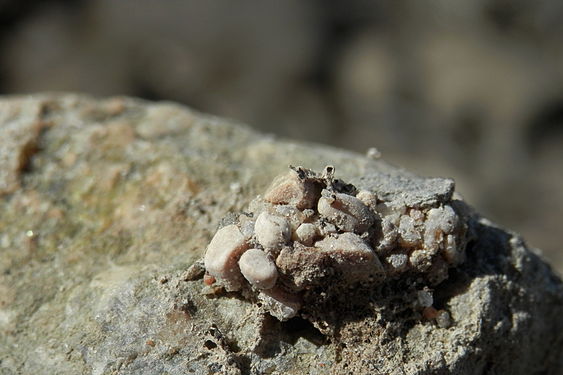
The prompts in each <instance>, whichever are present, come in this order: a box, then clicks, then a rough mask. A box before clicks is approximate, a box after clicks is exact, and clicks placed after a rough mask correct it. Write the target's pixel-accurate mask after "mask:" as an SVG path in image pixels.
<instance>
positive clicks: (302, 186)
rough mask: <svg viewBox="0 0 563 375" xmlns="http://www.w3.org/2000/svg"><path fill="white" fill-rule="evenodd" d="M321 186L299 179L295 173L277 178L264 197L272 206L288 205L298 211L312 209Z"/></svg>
mask: <svg viewBox="0 0 563 375" xmlns="http://www.w3.org/2000/svg"><path fill="white" fill-rule="evenodd" d="M320 192H321V186H320V184H319V183H317V182H316V181H313V180H310V179H307V178H303V179H301V178H299V175H298V174H297V173H296V172H295V171H293V170H292V171H290V172H289V173H288V174H286V175H283V176H280V177H277V178H276V179H275V180H274V182H273V183H272V185H271V187H270V188H269V189H268V191H267V192H266V194H265V195H264V200H266V201H267V202H270V203H272V204H290V205H292V206H295V207H297V208H298V209H300V210H303V209H306V208H313V207H314V206H315V205H316V203H317V200H318V199H319V197H320Z"/></svg>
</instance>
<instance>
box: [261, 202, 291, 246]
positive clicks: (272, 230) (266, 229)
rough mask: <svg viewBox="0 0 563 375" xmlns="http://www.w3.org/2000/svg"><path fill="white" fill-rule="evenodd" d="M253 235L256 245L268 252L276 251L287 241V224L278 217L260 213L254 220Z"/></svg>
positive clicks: (289, 233)
mask: <svg viewBox="0 0 563 375" xmlns="http://www.w3.org/2000/svg"><path fill="white" fill-rule="evenodd" d="M254 233H256V239H257V240H258V243H260V245H262V246H263V247H264V249H268V250H278V249H280V248H281V247H282V246H283V245H284V244H286V243H287V242H288V241H289V238H290V235H291V232H290V229H289V223H288V221H287V220H286V219H284V218H283V217H280V216H276V215H272V214H270V213H268V212H265V211H264V212H262V213H261V214H260V215H258V218H257V219H256V224H255V225H254Z"/></svg>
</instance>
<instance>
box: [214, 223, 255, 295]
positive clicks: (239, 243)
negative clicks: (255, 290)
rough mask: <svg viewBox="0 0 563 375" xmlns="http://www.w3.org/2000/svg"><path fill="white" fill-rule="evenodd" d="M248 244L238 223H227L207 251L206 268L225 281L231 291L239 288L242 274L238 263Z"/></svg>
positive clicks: (226, 286) (216, 234)
mask: <svg viewBox="0 0 563 375" xmlns="http://www.w3.org/2000/svg"><path fill="white" fill-rule="evenodd" d="M246 249H248V244H247V242H246V241H245V239H244V236H243V234H242V233H241V232H240V230H239V229H238V227H237V226H236V225H227V226H226V227H223V228H221V229H219V230H218V231H217V233H215V236H214V237H213V239H212V240H211V242H210V243H209V245H208V246H207V251H206V252H205V257H204V264H205V269H206V270H207V272H209V273H210V274H211V275H213V276H215V277H216V278H217V279H219V280H222V281H223V282H224V285H225V288H226V289H227V290H229V291H232V290H238V289H239V288H240V283H241V279H242V275H241V273H240V269H239V266H238V264H237V262H238V259H239V257H240V255H241V254H242V253H243V252H244V251H245V250H246Z"/></svg>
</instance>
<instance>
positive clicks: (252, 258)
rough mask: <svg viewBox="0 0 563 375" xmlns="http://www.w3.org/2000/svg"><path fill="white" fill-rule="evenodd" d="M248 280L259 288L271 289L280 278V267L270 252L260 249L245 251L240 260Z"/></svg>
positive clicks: (240, 265) (241, 267)
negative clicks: (278, 267)
mask: <svg viewBox="0 0 563 375" xmlns="http://www.w3.org/2000/svg"><path fill="white" fill-rule="evenodd" d="M238 264H239V267H240V271H241V272H242V274H243V276H244V278H245V279H246V280H248V282H249V283H250V284H252V285H254V286H255V287H257V288H259V289H271V288H273V287H274V285H276V281H277V280H278V269H277V268H276V265H275V264H274V261H273V260H272V259H271V258H270V256H269V255H268V254H266V253H265V252H264V251H262V250H259V249H250V250H247V251H245V252H244V254H242V256H241V257H240V260H239V262H238Z"/></svg>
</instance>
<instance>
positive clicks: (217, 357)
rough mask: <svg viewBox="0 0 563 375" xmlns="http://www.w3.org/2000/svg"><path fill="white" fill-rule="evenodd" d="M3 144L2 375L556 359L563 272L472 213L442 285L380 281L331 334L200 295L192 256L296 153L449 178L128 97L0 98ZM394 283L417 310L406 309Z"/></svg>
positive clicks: (375, 179) (383, 182) (507, 366)
mask: <svg viewBox="0 0 563 375" xmlns="http://www.w3.org/2000/svg"><path fill="white" fill-rule="evenodd" d="M0 142H1V143H0V146H1V147H0V194H1V197H0V255H1V256H0V374H41V373H57V374H77V373H79V374H80V373H88V374H110V373H119V374H133V373H169V374H185V373H193V374H213V373H217V374H327V373H333V374H348V373H354V374H374V373H382V374H429V373H452V374H453V373H455V374H479V373H514V374H530V373H542V374H546V373H547V374H556V373H558V371H560V370H561V369H562V365H563V364H562V363H561V358H562V357H563V356H562V347H563V319H561V316H563V286H562V283H561V281H560V279H559V278H558V277H557V276H555V275H554V273H553V272H552V271H551V269H550V268H549V266H547V265H546V264H545V263H544V262H543V261H542V260H541V258H540V256H539V255H538V254H537V253H536V252H534V251H531V250H530V249H528V248H527V247H526V245H525V243H524V242H523V240H522V239H521V238H520V237H519V236H517V235H515V234H513V233H510V232H506V231H504V230H502V229H500V228H498V227H496V226H495V225H494V224H492V223H490V222H489V221H487V220H486V219H483V218H480V217H479V216H478V215H476V214H475V215H474V217H473V219H472V221H471V222H470V230H471V231H472V234H473V238H474V239H473V240H472V241H471V242H470V243H469V245H468V247H467V249H466V260H465V262H464V263H463V264H462V265H460V266H458V267H457V268H455V269H452V270H450V274H449V278H448V279H447V280H446V281H444V282H442V283H441V284H439V285H437V286H436V287H435V288H434V290H432V291H430V292H431V294H428V295H427V294H425V293H427V291H420V290H411V289H409V288H405V287H404V285H387V286H384V287H382V288H383V289H384V290H379V293H380V294H379V295H386V296H388V300H382V301H378V304H374V305H372V304H361V303H356V305H355V306H352V307H353V308H354V310H355V311H356V312H357V313H355V314H354V315H351V316H350V318H349V319H345V320H343V321H338V322H335V323H334V326H333V327H327V328H331V330H332V332H333V333H334V334H332V335H330V336H324V335H323V334H321V333H320V331H319V330H317V329H316V328H314V327H313V326H312V325H310V324H309V323H308V322H307V321H306V320H304V319H301V318H299V317H297V318H294V319H291V320H289V321H287V322H279V321H278V320H276V319H274V318H272V317H271V316H270V315H269V314H266V313H264V311H263V310H261V309H258V308H256V305H255V304H252V303H250V302H247V301H245V300H242V299H240V298H237V297H236V296H234V295H233V296H229V294H227V295H224V296H222V297H221V298H217V297H216V296H214V295H209V294H206V288H207V287H208V286H206V284H205V283H204V282H203V281H202V280H201V276H203V272H201V267H202V266H201V264H200V263H199V262H198V260H199V259H200V258H201V257H202V255H203V252H204V251H205V248H206V246H207V244H208V243H209V241H210V239H211V236H212V235H213V233H215V231H216V230H217V228H218V226H219V225H220V224H222V225H223V226H224V225H225V223H224V222H223V223H220V221H222V220H223V221H224V220H225V219H223V218H224V217H226V216H228V214H229V213H231V212H240V211H241V210H243V208H244V207H245V206H246V205H247V204H248V203H249V202H250V201H251V200H252V199H253V198H254V197H255V196H256V195H257V194H259V193H261V192H263V191H265V189H266V188H267V187H268V185H269V183H270V182H271V180H272V178H273V177H274V176H276V175H278V174H279V173H280V172H281V171H284V170H285V168H287V165H288V164H294V165H303V166H306V167H308V168H312V169H316V170H320V169H322V168H323V167H324V166H325V165H327V164H333V165H334V166H336V168H337V170H338V173H339V176H340V177H342V178H344V179H348V180H355V181H357V183H356V184H357V185H358V186H360V187H361V185H362V184H369V185H370V186H373V185H374V184H375V185H377V186H378V189H379V190H378V194H379V195H380V196H394V197H400V198H401V199H404V201H405V202H411V201H417V202H420V201H425V202H429V204H430V203H431V202H433V201H435V200H440V199H443V198H442V196H443V195H447V194H451V191H452V189H451V186H450V185H451V181H449V180H441V179H423V178H420V177H416V176H413V175H411V174H410V173H408V172H405V171H402V170H399V169H396V168H393V167H391V166H389V165H387V164H385V163H384V162H381V161H375V160H372V159H369V158H366V157H362V156H359V155H357V154H353V153H349V152H345V151H340V150H335V149H331V148H327V147H322V146H314V145H310V144H296V143H292V142H285V141H279V140H274V139H273V138H271V137H266V136H263V135H259V134H256V133H254V132H252V131H250V130H248V129H246V128H244V127H241V126H237V125H234V124H230V123H228V122H227V121H225V120H221V119H217V118H214V117H211V116H204V115H200V114H197V113H194V112H193V111H190V110H188V109H185V108H182V107H180V106H177V105H173V104H166V103H147V102H141V101H136V100H132V99H125V98H112V99H107V100H94V99H90V98H86V97H81V96H74V95H38V96H30V97H13V98H4V99H3V100H2V102H1V103H0ZM370 181H371V182H370ZM227 220H228V219H227ZM397 261H398V262H399V260H397ZM190 266H191V268H190ZM385 288H386V289H388V290H385ZM398 293H403V294H404V295H411V294H412V295H413V296H416V298H418V299H420V300H422V301H423V302H424V303H421V306H420V308H421V309H420V310H417V309H416V307H413V309H411V310H412V311H410V310H409V311H406V310H402V309H399V308H396V306H400V304H397V303H396V301H395V300H394V298H396V297H397V295H398ZM428 293H429V292H428ZM351 294H352V295H353V291H351ZM421 296H422V297H421ZM429 296H431V297H432V299H430V297H429ZM278 297H280V296H278ZM282 297H283V296H282ZM280 298H281V297H280ZM428 301H430V302H428ZM264 303H267V301H264ZM350 303H352V304H354V302H350ZM428 303H432V304H433V306H426V305H428ZM288 305H289V304H288ZM394 307H395V308H394ZM413 311H414V312H413ZM327 331H328V329H327Z"/></svg>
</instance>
